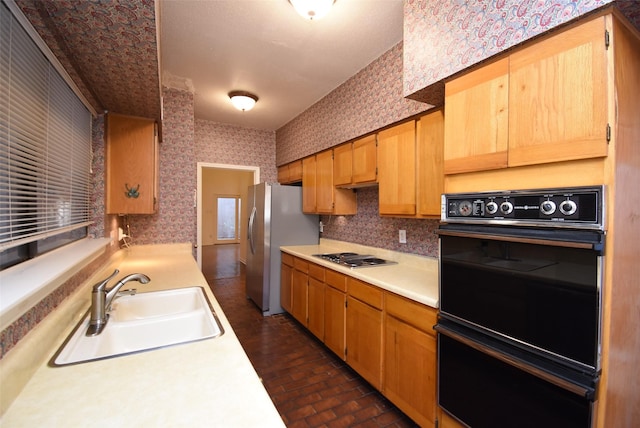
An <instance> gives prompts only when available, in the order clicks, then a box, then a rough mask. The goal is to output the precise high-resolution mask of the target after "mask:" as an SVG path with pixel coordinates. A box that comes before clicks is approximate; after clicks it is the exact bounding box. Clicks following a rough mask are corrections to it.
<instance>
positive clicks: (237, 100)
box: [229, 91, 258, 111]
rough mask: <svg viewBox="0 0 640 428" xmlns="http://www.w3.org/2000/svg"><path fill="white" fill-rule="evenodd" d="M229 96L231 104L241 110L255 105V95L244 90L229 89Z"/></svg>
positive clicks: (246, 109)
mask: <svg viewBox="0 0 640 428" xmlns="http://www.w3.org/2000/svg"><path fill="white" fill-rule="evenodd" d="M229 98H230V99H231V104H233V106H234V107H235V108H237V109H238V110H241V111H249V110H251V109H252V108H253V106H254V105H256V101H258V97H257V96H256V95H253V94H252V93H251V92H246V91H231V92H229Z"/></svg>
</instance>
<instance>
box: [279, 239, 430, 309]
mask: <svg viewBox="0 0 640 428" xmlns="http://www.w3.org/2000/svg"><path fill="white" fill-rule="evenodd" d="M280 249H281V250H282V251H284V252H285V253H288V254H291V255H293V256H296V257H300V258H303V259H305V260H308V261H310V262H313V263H316V264H318V265H321V266H324V267H327V268H331V269H334V270H336V271H338V272H342V273H344V274H346V275H349V276H352V277H354V278H357V279H360V280H362V281H365V282H368V283H370V284H373V285H376V286H378V287H380V288H382V289H385V290H387V291H391V292H393V293H396V294H398V295H400V296H404V297H406V298H408V299H411V300H414V301H416V302H419V303H423V304H425V305H428V306H431V307H432V308H437V307H438V259H436V258H432V257H423V256H417V255H413V254H406V253H400V252H396V251H389V250H383V249H379V248H374V247H366V246H362V245H357V244H351V243H347V242H341V241H334V240H329V239H321V240H320V244H319V245H299V246H284V247H280ZM345 251H353V252H356V253H360V254H371V255H373V256H376V257H380V258H383V259H387V260H393V261H396V262H398V264H395V265H384V266H374V267H366V268H359V269H350V268H348V267H346V266H341V265H338V264H336V263H333V262H330V261H327V260H324V259H321V258H319V257H314V256H313V255H314V254H323V253H337V252H345Z"/></svg>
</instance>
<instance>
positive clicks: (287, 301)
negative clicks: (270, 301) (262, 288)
mask: <svg viewBox="0 0 640 428" xmlns="http://www.w3.org/2000/svg"><path fill="white" fill-rule="evenodd" d="M281 255H282V263H281V265H280V306H282V309H284V310H285V311H287V312H289V313H291V308H292V304H291V302H292V301H291V299H292V295H291V292H292V288H291V287H292V285H293V256H292V255H290V254H287V253H281Z"/></svg>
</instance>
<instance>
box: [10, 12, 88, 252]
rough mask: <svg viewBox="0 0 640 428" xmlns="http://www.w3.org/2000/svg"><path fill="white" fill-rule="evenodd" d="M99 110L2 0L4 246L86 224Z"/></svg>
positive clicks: (17, 244)
mask: <svg viewBox="0 0 640 428" xmlns="http://www.w3.org/2000/svg"><path fill="white" fill-rule="evenodd" d="M90 167H91V112H90V111H89V110H88V109H87V108H86V107H85V105H84V104H83V103H82V101H81V100H80V99H79V98H78V96H77V95H76V94H75V93H74V91H73V90H72V89H71V88H70V87H69V85H67V83H66V81H65V80H64V78H63V77H62V76H60V74H59V73H58V71H57V70H56V68H55V67H54V66H53V65H52V64H51V63H50V61H49V60H48V59H47V58H46V56H45V55H44V54H43V53H42V51H41V50H40V48H39V47H38V46H37V44H36V43H35V42H34V41H33V40H32V39H31V37H30V36H29V34H28V33H27V31H25V29H24V28H23V27H22V25H21V24H20V23H19V22H18V21H17V20H16V19H15V17H14V16H13V14H12V13H11V11H9V9H8V8H7V7H6V5H5V4H4V3H0V251H4V250H6V249H9V248H13V247H16V246H19V245H24V244H27V243H30V242H33V241H36V240H41V239H44V238H48V237H51V236H54V235H58V234H61V233H66V232H69V231H73V230H75V229H79V228H83V227H86V226H87V225H88V224H90V222H89V202H90Z"/></svg>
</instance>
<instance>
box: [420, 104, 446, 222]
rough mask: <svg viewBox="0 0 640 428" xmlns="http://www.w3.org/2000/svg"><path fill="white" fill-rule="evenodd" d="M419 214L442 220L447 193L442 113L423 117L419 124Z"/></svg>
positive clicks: (440, 111)
mask: <svg viewBox="0 0 640 428" xmlns="http://www.w3.org/2000/svg"><path fill="white" fill-rule="evenodd" d="M416 133H417V137H416V153H417V159H418V160H417V162H418V170H417V174H418V177H417V187H418V214H419V215H421V216H429V217H439V216H440V203H441V198H440V196H441V195H442V193H444V169H443V168H444V116H443V114H442V110H438V111H434V112H433V113H430V114H427V115H426V116H422V117H421V118H420V120H418V124H417V131H416Z"/></svg>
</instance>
